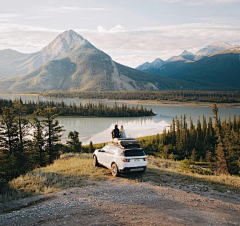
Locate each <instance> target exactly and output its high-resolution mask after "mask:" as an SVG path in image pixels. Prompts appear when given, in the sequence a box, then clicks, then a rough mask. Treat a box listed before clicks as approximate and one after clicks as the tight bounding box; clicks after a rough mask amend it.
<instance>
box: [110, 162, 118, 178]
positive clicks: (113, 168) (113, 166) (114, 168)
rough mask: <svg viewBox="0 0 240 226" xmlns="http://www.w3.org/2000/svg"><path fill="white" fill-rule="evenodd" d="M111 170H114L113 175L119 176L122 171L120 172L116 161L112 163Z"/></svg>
mask: <svg viewBox="0 0 240 226" xmlns="http://www.w3.org/2000/svg"><path fill="white" fill-rule="evenodd" d="M111 170H112V175H113V176H114V177H118V176H119V174H120V173H119V170H118V167H117V164H116V163H113V164H112V167H111Z"/></svg>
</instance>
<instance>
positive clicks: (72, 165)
mask: <svg viewBox="0 0 240 226" xmlns="http://www.w3.org/2000/svg"><path fill="white" fill-rule="evenodd" d="M148 161H149V164H148V169H147V171H146V173H145V174H144V175H140V174H137V173H134V174H128V175H123V176H122V178H113V177H112V176H111V172H110V170H108V169H106V168H104V167H94V166H93V164H92V155H91V154H72V153H69V154H64V155H62V156H61V158H60V159H58V160H56V161H55V162H54V163H53V164H51V165H49V166H46V167H42V168H38V169H35V170H33V171H31V172H29V173H27V174H26V175H22V176H20V177H18V178H16V179H14V180H12V181H10V182H9V184H8V186H7V187H5V188H2V190H1V196H0V198H1V199H2V201H9V200H13V199H18V198H22V197H27V196H33V195H39V194H48V193H52V192H56V191H60V190H63V189H66V188H70V187H78V186H86V185H91V184H92V185H94V184H98V183H100V182H101V181H104V180H115V181H119V182H121V181H122V180H127V181H132V182H134V181H137V182H149V181H150V182H152V183H156V184H161V185H162V186H169V187H174V186H175V185H178V186H182V187H185V188H188V186H192V185H194V184H197V185H198V186H200V185H207V186H210V187H211V188H213V189H217V190H219V191H226V190H234V191H236V192H237V191H238V192H239V191H240V177H237V176H226V175H220V176H215V175H211V176H208V175H200V174H197V173H195V174H193V173H191V172H188V171H183V170H182V167H181V162H176V161H171V160H164V159H160V158H154V157H149V159H148Z"/></svg>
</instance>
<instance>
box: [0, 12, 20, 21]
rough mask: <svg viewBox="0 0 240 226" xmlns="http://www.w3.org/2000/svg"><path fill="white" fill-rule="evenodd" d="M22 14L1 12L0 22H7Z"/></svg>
mask: <svg viewBox="0 0 240 226" xmlns="http://www.w3.org/2000/svg"><path fill="white" fill-rule="evenodd" d="M20 16H22V15H21V14H12V13H8V14H6V13H1V14H0V22H9V21H14V20H16V19H17V18H19V17H20Z"/></svg>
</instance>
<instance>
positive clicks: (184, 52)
mask: <svg viewBox="0 0 240 226" xmlns="http://www.w3.org/2000/svg"><path fill="white" fill-rule="evenodd" d="M181 55H182V56H184V55H194V54H193V53H191V52H188V51H187V50H186V49H185V50H184V51H183V52H182V54H181Z"/></svg>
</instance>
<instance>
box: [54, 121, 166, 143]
mask: <svg viewBox="0 0 240 226" xmlns="http://www.w3.org/2000/svg"><path fill="white" fill-rule="evenodd" d="M153 118H154V117H141V118H79V117H78V118H77V117H75V118H72V117H67V118H65V117H59V118H58V120H59V122H60V124H61V125H62V126H64V128H65V130H66V131H65V132H64V133H63V141H65V140H66V139H67V135H68V132H69V131H73V130H76V131H78V132H79V134H80V138H81V141H82V142H83V143H84V144H85V143H89V142H90V141H92V142H94V143H96V142H107V141H109V140H110V138H111V130H112V129H113V125H114V124H118V125H119V126H120V125H124V127H125V130H126V134H127V136H128V137H141V136H148V135H154V134H157V133H161V132H162V131H163V129H164V128H165V126H169V123H168V122H167V121H165V120H163V119H162V120H159V121H158V122H156V121H154V120H153Z"/></svg>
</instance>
